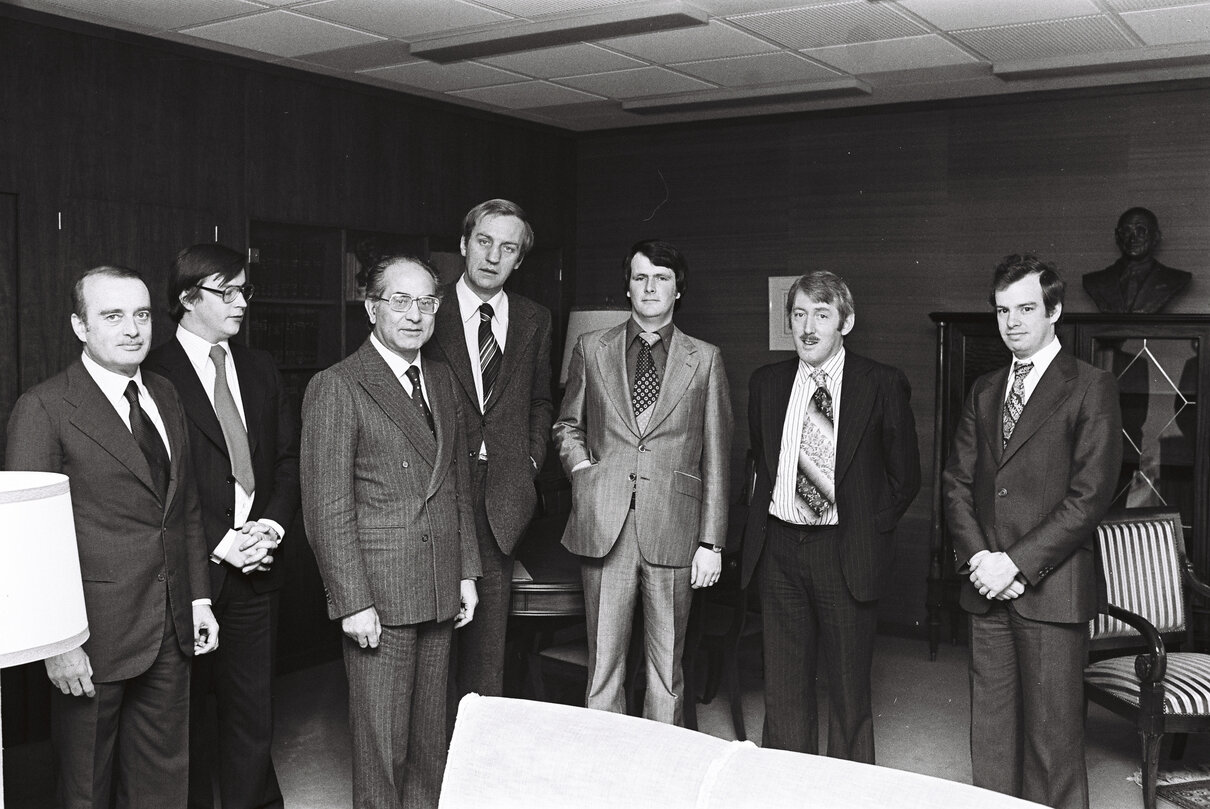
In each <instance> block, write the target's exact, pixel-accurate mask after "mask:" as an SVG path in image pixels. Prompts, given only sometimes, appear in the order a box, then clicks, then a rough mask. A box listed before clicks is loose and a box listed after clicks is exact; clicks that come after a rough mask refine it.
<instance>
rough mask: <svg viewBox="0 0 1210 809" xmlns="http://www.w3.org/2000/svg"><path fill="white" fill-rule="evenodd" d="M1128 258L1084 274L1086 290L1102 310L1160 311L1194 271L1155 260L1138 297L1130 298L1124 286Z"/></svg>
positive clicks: (1180, 290) (1179, 292) (1183, 289)
mask: <svg viewBox="0 0 1210 809" xmlns="http://www.w3.org/2000/svg"><path fill="white" fill-rule="evenodd" d="M1125 271H1126V269H1125V261H1124V260H1123V259H1118V260H1117V261H1115V262H1114V263H1113V264H1110V265H1109V266H1108V267H1106V268H1105V269H1103V270H1097V271H1096V272H1090V273H1085V274H1084V279H1083V280H1084V291H1085V292H1087V293H1088V296H1089V297H1090V298H1092V300H1093V302H1094V303H1096V305H1097V309H1099V310H1100V311H1102V312H1136V313H1150V312H1158V311H1160V310H1161V309H1163V308H1164V306H1166V305H1167V304H1168V302H1169V301H1170V300H1172V299H1173V298H1175V297H1176V296H1177V295H1179V294H1181V293H1182V292H1184V291H1185V287H1187V286H1189V281H1190V280H1192V278H1193V275H1192V274H1191V273H1188V272H1186V271H1184V270H1175V269H1173V268H1172V267H1166V266H1164V265H1163V264H1161V263H1159V262H1158V261H1153V263H1152V267H1151V272H1150V273H1148V274H1147V279H1146V280H1145V281H1144V282H1143V285H1142V286H1141V287H1140V288H1139V291H1138V294H1137V295H1135V297H1134V300H1132V301H1128V300H1126V297H1125V294H1124V292H1123V290H1122V274H1123V273H1124V272H1125Z"/></svg>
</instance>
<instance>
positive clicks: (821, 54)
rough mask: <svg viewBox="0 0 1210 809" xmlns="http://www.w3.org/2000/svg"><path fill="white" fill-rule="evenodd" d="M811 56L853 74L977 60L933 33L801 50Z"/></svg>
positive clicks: (957, 63)
mask: <svg viewBox="0 0 1210 809" xmlns="http://www.w3.org/2000/svg"><path fill="white" fill-rule="evenodd" d="M803 53H805V54H807V55H808V56H810V57H811V58H813V59H818V60H819V61H821V62H826V63H827V64H829V65H832V66H834V67H837V68H839V69H841V70H844V71H847V72H849V73H853V74H864V73H881V72H883V71H886V70H909V69H915V68H921V67H943V66H945V65H961V64H970V63H972V62H978V61H979V60H978V59H975V58H974V57H973V56H971V55H970V54H969V53H967V52H966V51H964V50H962V49H961V48H959V47H957V46H956V45H954V44H953V43H952V42H949V41H948V40H946V39H945V38H943V37H940V36H938V35H936V34H928V35H926V36H919V37H907V38H905V39H888V40H884V41H882V42H857V43H854V44H852V45H833V46H831V47H829V48H811V49H810V50H806V51H803Z"/></svg>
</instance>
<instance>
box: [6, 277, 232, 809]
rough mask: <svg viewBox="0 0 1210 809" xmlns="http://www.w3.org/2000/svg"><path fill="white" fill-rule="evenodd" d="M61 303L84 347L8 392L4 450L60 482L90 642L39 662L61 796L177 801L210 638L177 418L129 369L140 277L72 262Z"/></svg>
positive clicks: (159, 389) (182, 796) (137, 338)
mask: <svg viewBox="0 0 1210 809" xmlns="http://www.w3.org/2000/svg"><path fill="white" fill-rule="evenodd" d="M72 308H73V309H74V311H73V313H72V315H71V325H72V329H73V330H74V331H75V333H76V336H77V337H79V338H80V341H81V342H82V343H83V344H84V352H83V354H82V356H81V357H80V359H79V360H77V361H75V362H73V363H72V364H71V365H69V366H68V367H67V369H66V370H64V371H63V372H61V373H60V374H58V375H57V376H54V377H51V378H50V379H48V380H46V381H45V382H43V383H41V384H39V385H36V386H35V387H33V388H31V389H30V390H28V391H27V392H26V393H25V394H24V395H23V396H22V397H21V398H20V399H19V400H18V401H17V404H16V406H15V407H14V408H13V413H12V416H11V418H10V419H9V423H8V457H7V466H8V468H9V469H13V470H30V471H38V472H60V473H62V474H65V475H67V476H68V478H69V479H70V481H71V498H72V511H73V513H74V514H75V524H76V542H77V545H78V547H79V551H80V572H81V575H82V577H83V579H84V603H85V607H86V608H87V611H88V624H89V632H90V637H89V639H88V640H87V641H85V642H84V644H83V645H82V646H80V647H79V648H76V649H72V650H70V651H67V652H64V653H63V654H59V655H56V656H54V657H50V658H47V660H46V672H47V675H48V676H49V677H50V680H51V682H52V683H53V684H54V685H55V686H56V688H57V689H58V690H57V691H55V692H52V700H53V701H52V708H51V734H52V743H53V746H54V749H55V755H56V758H57V763H58V778H59V781H58V789H59V803H60V805H61V806H63V807H65V809H77V808H80V809H83V807H90V808H91V807H108V806H111V805H116V806H118V807H128V806H184V805H185V800H186V780H187V776H188V773H189V753H188V742H189V738H188V730H187V727H188V724H187V715H188V714H187V708H186V706H187V705H188V704H189V658H190V657H191V656H193V655H196V654H204V653H206V652H209V651H211V650H212V649H214V648H215V646H216V645H217V644H218V624H217V622H216V621H215V619H214V614H213V613H212V611H211V609H210V582H209V579H208V577H207V574H206V549H205V540H204V538H203V536H202V523H201V519H200V515H199V513H198V504H197V493H196V490H195V488H194V483H193V479H192V474H193V473H192V468H191V464H190V461H189V443H188V435H187V427H186V424H185V415H184V413H183V412H182V410H181V405H180V403H179V402H178V401H177V397H176V393H175V392H174V391H173V389H172V385H171V384H170V383H169V382H168V381H167V380H165V379H162V378H160V377H158V376H156V375H155V374H150V373H142V372H141V371H140V368H139V365H140V363H142V361H143V358H144V357H146V355H147V349H148V348H149V347H150V344H151V297H150V295H149V294H148V292H147V286H146V284H145V283H144V282H143V279H142V278H141V277H140V276H139V275H138V273H136V272H134V271H133V270H128V269H125V268H123V267H110V266H102V267H94V268H93V269H91V270H87V271H85V272H84V273H83V274H82V275H81V276H80V278H79V279H78V280H77V282H76V284H75V286H74V288H73V289H72ZM115 798H116V803H115V802H114V799H115Z"/></svg>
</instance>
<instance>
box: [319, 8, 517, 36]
mask: <svg viewBox="0 0 1210 809" xmlns="http://www.w3.org/2000/svg"><path fill="white" fill-rule="evenodd" d="M298 10H299V11H302V12H305V13H307V14H310V15H313V16H315V17H323V18H324V19H326V20H332V21H334V22H339V23H343V24H345V25H351V26H353V27H355V28H363V29H365V30H367V31H377V32H380V33H383V34H386V35H387V36H392V37H398V38H399V39H402V40H404V41H406V42H412V41H414V40H417V39H423V38H425V37H429V36H433V35H435V34H444V33H446V32H447V31H452V30H455V29H460V28H470V27H474V26H478V25H488V24H490V23H493V22H503V21H506V20H511V19H513V18H512V17H510V16H508V15H507V14H500V13H498V12H495V11H491V10H489V9H486V8H483V7H481V6H477V5H472V4H470V3H464V2H462V0H388V2H384V1H383V0H323V2H320V3H315V4H314V5H308V6H299V7H298Z"/></svg>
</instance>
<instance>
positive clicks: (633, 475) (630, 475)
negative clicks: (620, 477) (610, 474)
mask: <svg viewBox="0 0 1210 809" xmlns="http://www.w3.org/2000/svg"><path fill="white" fill-rule="evenodd" d="M626 477H628V478H630V479H631V480H634V479H635V478H637V477H638V475H636V474H635V473H634V472H631V473H630V474H629V475H627V476H626Z"/></svg>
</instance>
